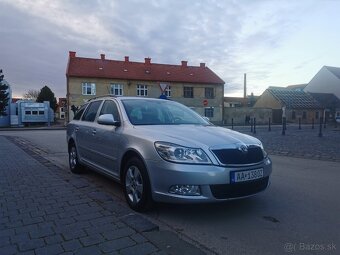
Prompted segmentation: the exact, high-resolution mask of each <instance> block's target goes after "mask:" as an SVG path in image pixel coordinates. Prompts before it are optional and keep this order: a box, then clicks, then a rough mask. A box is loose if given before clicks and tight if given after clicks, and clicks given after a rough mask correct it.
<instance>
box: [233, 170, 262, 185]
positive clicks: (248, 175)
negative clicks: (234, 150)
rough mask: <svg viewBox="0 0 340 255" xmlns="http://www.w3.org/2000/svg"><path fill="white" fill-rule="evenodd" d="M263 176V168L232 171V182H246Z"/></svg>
mask: <svg viewBox="0 0 340 255" xmlns="http://www.w3.org/2000/svg"><path fill="white" fill-rule="evenodd" d="M262 177H263V168H258V169H253V170H247V171H238V172H231V173H230V182H232V183H234V182H245V181H251V180H256V179H259V178H262Z"/></svg>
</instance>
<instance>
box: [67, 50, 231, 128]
mask: <svg viewBox="0 0 340 255" xmlns="http://www.w3.org/2000/svg"><path fill="white" fill-rule="evenodd" d="M66 78H67V102H68V104H67V105H68V112H69V115H68V120H69V121H70V120H72V119H73V111H72V110H71V109H75V107H78V106H80V105H82V104H84V103H85V102H86V101H87V100H89V99H90V98H93V97H97V96H102V95H108V94H110V95H115V96H142V97H152V98H167V99H170V100H174V101H177V102H180V103H182V104H185V105H186V106H189V107H191V108H192V109H194V110H195V111H196V112H198V113H199V114H201V115H202V116H206V117H209V119H210V120H211V121H212V122H215V123H222V116H223V95H224V81H223V80H222V79H221V78H220V77H218V76H217V75H216V74H215V73H214V72H213V71H212V70H210V69H209V68H208V67H207V66H206V65H205V64H204V63H201V64H200V66H188V64H187V61H182V62H181V65H167V64H156V63H151V59H150V58H145V62H132V61H130V60H129V57H125V59H124V61H119V60H109V59H106V58H105V55H104V54H101V56H100V58H99V59H93V58H83V57H77V56H76V52H72V51H70V52H69V60H68V65H67V70H66Z"/></svg>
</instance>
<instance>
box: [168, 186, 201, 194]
mask: <svg viewBox="0 0 340 255" xmlns="http://www.w3.org/2000/svg"><path fill="white" fill-rule="evenodd" d="M169 193H171V194H176V195H182V196H200V195H201V189H200V186H198V185H184V184H179V185H172V186H171V187H170V189H169Z"/></svg>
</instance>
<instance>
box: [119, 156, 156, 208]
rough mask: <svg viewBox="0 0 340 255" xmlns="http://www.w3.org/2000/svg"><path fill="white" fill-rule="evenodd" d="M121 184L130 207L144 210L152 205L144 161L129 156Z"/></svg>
mask: <svg viewBox="0 0 340 255" xmlns="http://www.w3.org/2000/svg"><path fill="white" fill-rule="evenodd" d="M123 186H124V187H123V189H124V195H125V199H126V201H127V203H128V205H129V206H130V207H131V209H133V210H135V211H137V212H145V211H148V210H150V209H151V208H152V207H153V201H152V196H151V186H150V179H149V176H148V173H147V171H146V167H145V165H144V163H143V162H142V161H141V160H140V159H139V158H136V157H134V158H131V159H129V160H128V162H127V163H126V165H125V167H124V172H123Z"/></svg>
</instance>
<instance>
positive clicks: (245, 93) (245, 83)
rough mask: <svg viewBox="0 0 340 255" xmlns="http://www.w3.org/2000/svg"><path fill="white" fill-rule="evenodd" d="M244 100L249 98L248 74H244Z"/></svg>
mask: <svg viewBox="0 0 340 255" xmlns="http://www.w3.org/2000/svg"><path fill="white" fill-rule="evenodd" d="M243 93H244V94H243V98H247V74H246V73H245V74H244V91H243Z"/></svg>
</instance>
